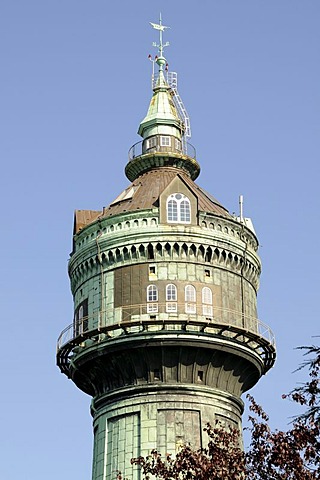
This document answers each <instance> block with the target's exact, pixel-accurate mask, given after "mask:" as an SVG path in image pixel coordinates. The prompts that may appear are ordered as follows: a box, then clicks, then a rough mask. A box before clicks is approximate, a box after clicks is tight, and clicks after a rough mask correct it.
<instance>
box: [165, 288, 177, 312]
mask: <svg viewBox="0 0 320 480" xmlns="http://www.w3.org/2000/svg"><path fill="white" fill-rule="evenodd" d="M166 301H167V304H166V310H167V312H168V313H169V312H176V311H177V287H176V286H175V285H173V284H172V283H170V284H169V285H167V286H166Z"/></svg>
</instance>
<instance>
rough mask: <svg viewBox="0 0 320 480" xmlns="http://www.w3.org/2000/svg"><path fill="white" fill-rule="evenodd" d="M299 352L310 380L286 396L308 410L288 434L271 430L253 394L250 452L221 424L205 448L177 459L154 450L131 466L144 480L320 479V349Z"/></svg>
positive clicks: (187, 450) (209, 430)
mask: <svg viewBox="0 0 320 480" xmlns="http://www.w3.org/2000/svg"><path fill="white" fill-rule="evenodd" d="M300 348H301V349H302V350H304V354H305V355H306V356H307V359H306V360H305V362H304V363H303V364H302V365H301V366H300V367H299V369H301V368H308V370H309V378H308V381H307V382H305V383H304V384H302V385H301V386H298V387H296V388H295V389H293V390H292V391H291V392H290V393H289V394H287V395H283V398H287V399H290V400H291V401H293V402H296V403H297V404H300V405H301V406H303V408H304V409H305V411H304V412H303V413H302V414H300V415H299V416H297V417H296V418H294V420H293V422H292V423H291V426H290V428H289V429H288V430H287V431H285V432H284V431H278V430H275V431H272V430H271V429H270V427H269V425H268V421H269V418H268V416H267V414H266V413H265V412H264V411H263V409H262V408H261V407H260V406H259V405H258V404H257V403H256V402H255V400H254V399H253V397H251V396H250V395H248V396H247V397H248V399H249V401H250V406H249V409H250V412H251V413H250V416H249V423H250V427H249V430H250V433H251V443H250V446H249V448H248V450H247V451H246V452H243V450H242V449H241V447H240V441H239V440H240V438H239V437H240V433H239V431H237V430H236V429H235V428H232V427H229V428H225V427H224V426H222V425H220V424H219V423H216V424H215V425H214V426H211V425H210V424H208V425H207V426H206V427H205V431H206V432H207V434H208V446H207V447H206V448H200V449H198V450H192V449H191V448H190V447H189V446H187V445H185V446H184V447H183V448H182V449H181V450H180V451H179V452H178V453H177V454H176V456H175V457H173V456H171V455H166V456H165V457H162V456H161V454H160V453H159V452H157V451H156V450H153V451H152V452H151V454H150V455H148V456H147V457H146V458H144V457H139V458H134V459H132V460H131V463H132V464H135V465H140V467H141V469H142V473H143V476H144V478H145V479H148V478H150V476H151V475H153V476H155V477H156V478H157V479H159V480H162V479H163V480H181V479H183V480H185V479H186V480H209V479H210V480H218V479H224V480H243V479H246V480H317V479H320V378H319V376H320V375H319V374H320V347H318V346H309V347H300ZM310 355H311V358H310ZM299 369H298V370H299ZM118 478H119V479H120V478H121V475H119V476H118Z"/></svg>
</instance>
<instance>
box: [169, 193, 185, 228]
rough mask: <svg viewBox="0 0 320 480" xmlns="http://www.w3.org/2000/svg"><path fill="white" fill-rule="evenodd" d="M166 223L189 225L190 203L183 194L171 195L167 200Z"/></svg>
mask: <svg viewBox="0 0 320 480" xmlns="http://www.w3.org/2000/svg"><path fill="white" fill-rule="evenodd" d="M167 222H168V223H191V203H190V200H189V198H188V197H187V196H186V195H184V194H183V193H178V192H177V193H172V194H171V195H169V197H168V198H167Z"/></svg>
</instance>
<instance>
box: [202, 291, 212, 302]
mask: <svg viewBox="0 0 320 480" xmlns="http://www.w3.org/2000/svg"><path fill="white" fill-rule="evenodd" d="M202 303H206V304H208V305H212V292H211V290H210V288H209V287H204V288H203V289H202Z"/></svg>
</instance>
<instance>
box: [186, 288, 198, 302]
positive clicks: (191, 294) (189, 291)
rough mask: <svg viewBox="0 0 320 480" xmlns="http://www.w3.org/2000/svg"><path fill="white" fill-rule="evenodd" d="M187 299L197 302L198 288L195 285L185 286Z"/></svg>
mask: <svg viewBox="0 0 320 480" xmlns="http://www.w3.org/2000/svg"><path fill="white" fill-rule="evenodd" d="M185 301H186V302H195V301H196V289H195V288H194V286H193V285H187V286H186V288H185Z"/></svg>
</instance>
